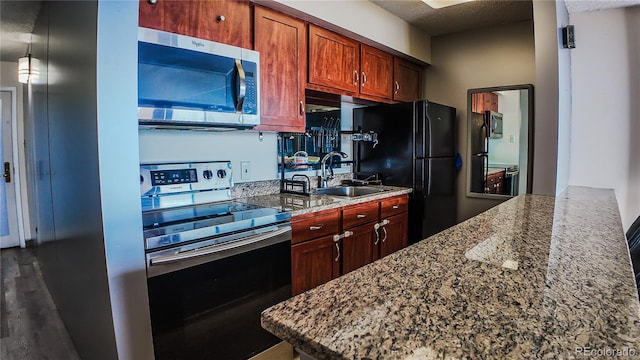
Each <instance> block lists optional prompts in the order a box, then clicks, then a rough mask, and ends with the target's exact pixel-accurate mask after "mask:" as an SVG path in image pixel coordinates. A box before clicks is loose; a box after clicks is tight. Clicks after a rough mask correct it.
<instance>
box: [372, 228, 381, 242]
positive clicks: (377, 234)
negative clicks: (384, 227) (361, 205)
mask: <svg viewBox="0 0 640 360" xmlns="http://www.w3.org/2000/svg"><path fill="white" fill-rule="evenodd" d="M378 229H380V224H375V225H373V231H375V233H376V241H374V242H373V245H378V243H379V242H380V234H379V233H378Z"/></svg>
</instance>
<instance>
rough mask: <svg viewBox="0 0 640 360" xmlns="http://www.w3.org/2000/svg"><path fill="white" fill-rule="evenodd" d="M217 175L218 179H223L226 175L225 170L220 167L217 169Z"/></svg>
mask: <svg viewBox="0 0 640 360" xmlns="http://www.w3.org/2000/svg"><path fill="white" fill-rule="evenodd" d="M217 175H218V177H219V178H220V179H224V178H225V177H227V170H223V169H220V170H218V172H217Z"/></svg>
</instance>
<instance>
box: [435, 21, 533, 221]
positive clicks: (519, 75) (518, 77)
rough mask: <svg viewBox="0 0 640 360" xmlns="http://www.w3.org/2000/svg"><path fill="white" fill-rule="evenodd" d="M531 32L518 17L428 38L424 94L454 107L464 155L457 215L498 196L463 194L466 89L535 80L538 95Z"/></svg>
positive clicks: (471, 212) (484, 205)
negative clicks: (428, 62) (511, 21)
mask: <svg viewBox="0 0 640 360" xmlns="http://www.w3.org/2000/svg"><path fill="white" fill-rule="evenodd" d="M533 32H534V31H533V23H532V22H521V23H517V24H512V25H505V26H496V27H491V28H486V29H480V30H473V31H465V32H460V33H455V34H451V35H444V36H437V37H433V38H432V39H431V42H432V50H431V54H432V59H433V61H432V65H431V66H430V67H429V68H427V76H426V95H427V99H429V100H431V101H434V102H438V103H443V104H446V105H450V106H453V107H455V108H456V109H457V121H458V152H459V153H460V154H461V155H462V157H463V162H462V163H463V165H462V169H461V170H460V172H459V173H458V178H457V192H458V220H459V221H462V220H465V219H467V218H469V217H472V216H474V215H476V214H478V213H480V212H482V211H484V210H486V209H488V208H490V207H493V206H495V205H497V204H498V203H500V202H501V200H488V199H477V198H467V197H466V195H465V186H466V171H467V170H466V166H467V162H468V161H467V159H466V153H467V126H466V124H467V90H468V89H473V88H482V87H493V86H503V85H516V84H534V94H535V95H534V96H537V93H538V90H537V89H536V88H535V87H536V86H535V85H536V84H535V82H536V75H535V74H536V68H535V55H534V39H533ZM534 176H535V175H534Z"/></svg>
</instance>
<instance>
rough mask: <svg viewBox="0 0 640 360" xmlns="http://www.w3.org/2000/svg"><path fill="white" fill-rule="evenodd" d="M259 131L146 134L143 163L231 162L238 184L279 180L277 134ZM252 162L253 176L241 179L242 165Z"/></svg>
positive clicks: (142, 133) (142, 135)
mask: <svg viewBox="0 0 640 360" xmlns="http://www.w3.org/2000/svg"><path fill="white" fill-rule="evenodd" d="M262 135H263V139H262V140H260V137H259V132H257V131H229V132H207V131H201V132H198V131H180V130H142V131H140V134H139V139H140V140H139V141H140V163H141V164H144V163H157V162H183V161H184V162H191V161H214V160H230V161H231V166H232V169H233V180H234V183H240V182H247V181H260V180H273V179H276V178H277V175H276V174H277V169H278V167H277V166H278V165H277V161H278V158H277V155H278V145H277V134H276V133H274V132H264V133H262ZM242 161H249V162H250V167H251V176H250V178H249V179H244V180H243V179H241V176H240V162H242Z"/></svg>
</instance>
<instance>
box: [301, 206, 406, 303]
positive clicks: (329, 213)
mask: <svg viewBox="0 0 640 360" xmlns="http://www.w3.org/2000/svg"><path fill="white" fill-rule="evenodd" d="M408 200H409V196H408V195H400V196H394V197H390V198H386V199H382V200H375V201H370V202H365V203H362V204H357V205H350V206H345V207H343V208H339V209H331V210H324V211H320V212H316V213H310V214H304V215H298V216H295V217H294V218H293V219H292V223H291V227H292V240H291V243H292V246H291V276H292V281H291V283H292V285H291V287H292V293H293V294H294V295H296V294H300V293H302V292H304V291H307V290H309V289H312V288H314V287H316V286H318V285H320V284H323V283H325V282H327V281H329V280H331V279H334V278H336V277H338V276H339V275H342V274H346V273H348V272H350V271H353V270H355V269H357V268H360V267H362V266H364V265H366V264H368V263H371V262H373V261H375V260H377V259H379V258H381V257H384V256H387V255H389V254H391V253H393V252H395V251H398V250H400V249H402V248H404V247H406V246H407V240H408Z"/></svg>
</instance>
